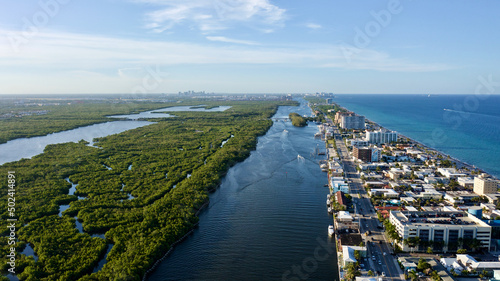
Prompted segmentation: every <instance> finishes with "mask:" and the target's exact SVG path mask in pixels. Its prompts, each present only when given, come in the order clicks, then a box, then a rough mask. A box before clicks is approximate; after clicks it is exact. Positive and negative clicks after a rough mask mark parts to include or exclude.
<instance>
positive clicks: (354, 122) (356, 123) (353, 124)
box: [340, 114, 365, 129]
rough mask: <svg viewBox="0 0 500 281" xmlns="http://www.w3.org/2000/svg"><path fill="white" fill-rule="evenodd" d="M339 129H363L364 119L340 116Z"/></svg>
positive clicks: (352, 115)
mask: <svg viewBox="0 0 500 281" xmlns="http://www.w3.org/2000/svg"><path fill="white" fill-rule="evenodd" d="M340 127H341V128H343V129H364V128H365V117H364V116H359V115H355V114H351V115H342V116H341V118H340Z"/></svg>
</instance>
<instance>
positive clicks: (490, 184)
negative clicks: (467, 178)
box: [474, 174, 498, 195]
mask: <svg viewBox="0 0 500 281" xmlns="http://www.w3.org/2000/svg"><path fill="white" fill-rule="evenodd" d="M497 185H498V184H497V182H496V181H495V180H494V179H492V178H488V177H486V175H484V174H482V175H480V176H479V177H475V178H474V193H476V194H479V195H484V194H493V193H497Z"/></svg>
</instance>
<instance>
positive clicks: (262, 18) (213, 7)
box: [133, 0, 286, 32]
mask: <svg viewBox="0 0 500 281" xmlns="http://www.w3.org/2000/svg"><path fill="white" fill-rule="evenodd" d="M133 1H134V2H140V3H147V4H152V5H155V6H156V8H157V10H155V11H153V12H150V13H148V14H147V16H146V17H147V21H148V24H147V25H146V27H148V28H150V29H152V30H153V31H155V32H163V31H165V30H168V29H171V28H173V27H174V26H176V25H181V24H188V25H193V24H194V25H195V27H196V28H198V29H199V30H200V31H203V32H211V31H216V30H223V29H228V28H230V27H231V25H234V24H235V23H249V24H251V25H252V26H265V27H267V28H266V29H270V28H271V29H274V28H276V27H279V26H282V25H283V22H284V20H285V12H286V11H285V10H284V9H282V8H279V7H278V6H276V5H273V4H271V3H270V2H269V0H189V1H186V0H133Z"/></svg>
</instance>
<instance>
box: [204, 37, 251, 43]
mask: <svg viewBox="0 0 500 281" xmlns="http://www.w3.org/2000/svg"><path fill="white" fill-rule="evenodd" d="M206 38H207V39H208V40H210V41H218V42H226V43H234V44H243V45H260V44H259V43H257V42H253V41H246V40H238V39H231V38H227V37H224V36H207V37H206Z"/></svg>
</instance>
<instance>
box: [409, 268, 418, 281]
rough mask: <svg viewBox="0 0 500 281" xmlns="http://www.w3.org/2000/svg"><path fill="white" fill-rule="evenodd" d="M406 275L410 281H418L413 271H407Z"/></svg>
mask: <svg viewBox="0 0 500 281" xmlns="http://www.w3.org/2000/svg"><path fill="white" fill-rule="evenodd" d="M408 275H409V276H410V279H411V280H412V281H415V280H418V275H417V272H416V271H415V270H411V271H408Z"/></svg>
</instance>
